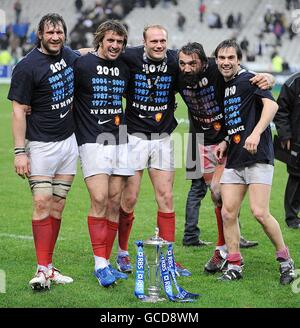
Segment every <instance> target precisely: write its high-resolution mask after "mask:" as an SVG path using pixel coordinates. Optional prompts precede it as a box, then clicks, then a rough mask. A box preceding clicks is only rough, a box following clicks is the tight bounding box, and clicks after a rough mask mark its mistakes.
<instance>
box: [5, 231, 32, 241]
mask: <svg viewBox="0 0 300 328" xmlns="http://www.w3.org/2000/svg"><path fill="white" fill-rule="evenodd" d="M0 237H8V238H14V239H24V240H32V239H33V237H32V236H22V235H14V234H11V233H0Z"/></svg>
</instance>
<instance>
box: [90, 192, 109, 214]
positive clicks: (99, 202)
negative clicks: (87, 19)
mask: <svg viewBox="0 0 300 328" xmlns="http://www.w3.org/2000/svg"><path fill="white" fill-rule="evenodd" d="M107 201H108V196H107V194H104V193H97V194H96V195H91V206H92V208H93V209H94V210H95V211H96V212H97V213H99V212H103V211H105V209H106V207H107Z"/></svg>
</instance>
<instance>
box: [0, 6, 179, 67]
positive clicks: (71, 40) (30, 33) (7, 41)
mask: <svg viewBox="0 0 300 328" xmlns="http://www.w3.org/2000/svg"><path fill="white" fill-rule="evenodd" d="M158 4H159V5H160V6H162V7H168V6H174V5H175V6H176V5H177V0H95V2H94V5H93V6H91V7H90V6H88V4H86V3H85V0H74V7H75V11H76V19H77V23H76V24H75V26H74V27H73V28H70V29H69V37H68V44H69V45H70V46H71V47H72V48H73V49H79V48H82V47H90V46H91V45H92V39H93V33H94V32H95V31H96V28H97V27H98V26H99V24H101V23H102V22H103V21H105V20H107V19H118V20H120V21H122V22H123V23H124V25H125V26H126V22H125V21H124V20H125V17H126V15H127V14H128V13H129V12H130V11H131V10H132V9H133V8H135V7H142V8H144V7H147V6H150V7H151V8H154V7H155V6H157V5H158ZM12 10H14V12H15V19H14V21H13V22H9V23H8V25H7V26H6V33H5V34H0V65H8V64H11V65H14V64H16V63H17V62H18V61H19V60H20V59H21V58H22V57H23V56H24V55H26V54H27V53H28V52H29V51H30V50H31V49H32V48H33V47H34V46H35V41H36V34H35V26H31V25H30V22H29V21H26V18H25V15H23V8H22V0H16V1H15V2H13V3H12ZM127 27H128V26H127Z"/></svg>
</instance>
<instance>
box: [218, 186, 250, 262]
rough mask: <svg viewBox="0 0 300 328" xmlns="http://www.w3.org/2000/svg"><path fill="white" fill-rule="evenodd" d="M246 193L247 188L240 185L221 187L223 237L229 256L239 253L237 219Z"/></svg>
mask: <svg viewBox="0 0 300 328" xmlns="http://www.w3.org/2000/svg"><path fill="white" fill-rule="evenodd" d="M246 191H247V186H246V185H242V184H223V185H222V187H221V194H222V201H223V206H222V217H223V227H224V236H225V241H226V245H227V249H228V254H229V256H230V254H236V253H239V252H240V247H239V241H240V231H239V226H238V221H237V218H238V213H239V209H240V207H241V204H242V201H243V199H244V196H245V193H246Z"/></svg>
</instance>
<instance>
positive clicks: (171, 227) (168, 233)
mask: <svg viewBox="0 0 300 328" xmlns="http://www.w3.org/2000/svg"><path fill="white" fill-rule="evenodd" d="M174 175H175V174H174V172H173V171H162V170H157V169H152V168H151V169H149V176H150V179H151V182H152V185H153V188H154V192H155V198H156V202H157V205H158V212H157V226H158V228H159V236H160V237H161V238H163V239H165V240H167V241H175V212H174V205H173V182H174Z"/></svg>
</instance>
